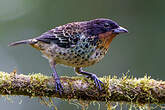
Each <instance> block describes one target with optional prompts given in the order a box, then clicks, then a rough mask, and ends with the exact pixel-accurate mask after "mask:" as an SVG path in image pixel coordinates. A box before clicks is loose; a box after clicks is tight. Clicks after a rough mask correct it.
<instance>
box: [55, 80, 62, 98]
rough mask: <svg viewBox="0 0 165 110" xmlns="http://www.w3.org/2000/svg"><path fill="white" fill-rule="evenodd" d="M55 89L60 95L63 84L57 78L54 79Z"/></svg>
mask: <svg viewBox="0 0 165 110" xmlns="http://www.w3.org/2000/svg"><path fill="white" fill-rule="evenodd" d="M55 90H56V92H59V94H60V95H62V92H63V86H62V85H61V82H60V79H59V78H57V79H55Z"/></svg>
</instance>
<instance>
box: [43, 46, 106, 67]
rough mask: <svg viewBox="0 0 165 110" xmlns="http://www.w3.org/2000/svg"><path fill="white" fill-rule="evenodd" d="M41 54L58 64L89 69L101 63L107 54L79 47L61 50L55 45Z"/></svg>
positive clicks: (92, 48) (93, 48)
mask: <svg viewBox="0 0 165 110" xmlns="http://www.w3.org/2000/svg"><path fill="white" fill-rule="evenodd" d="M41 52H42V53H43V55H44V56H45V57H46V58H47V59H49V60H50V59H52V60H54V61H55V62H56V63H57V64H63V65H66V66H72V67H88V66H90V65H93V64H95V63H97V62H99V61H100V60H101V59H102V58H103V57H104V55H105V54H104V53H105V52H102V50H99V49H96V48H95V47H91V48H88V49H84V48H81V47H79V46H76V47H74V48H59V47H58V46H56V45H54V46H50V47H49V48H47V49H46V50H43V51H41Z"/></svg>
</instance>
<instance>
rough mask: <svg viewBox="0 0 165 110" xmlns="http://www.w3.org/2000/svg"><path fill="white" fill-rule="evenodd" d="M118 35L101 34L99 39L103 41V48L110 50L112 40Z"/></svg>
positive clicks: (110, 33)
mask: <svg viewBox="0 0 165 110" xmlns="http://www.w3.org/2000/svg"><path fill="white" fill-rule="evenodd" d="M116 35H117V34H113V33H112V32H106V33H103V34H99V39H100V40H101V41H102V43H101V45H100V46H99V47H101V46H103V47H104V48H106V49H108V48H109V45H110V43H111V42H112V39H113V38H114V37H116Z"/></svg>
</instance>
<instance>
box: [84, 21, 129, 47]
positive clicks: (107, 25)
mask: <svg viewBox="0 0 165 110" xmlns="http://www.w3.org/2000/svg"><path fill="white" fill-rule="evenodd" d="M86 32H87V35H88V36H91V37H92V36H94V37H96V38H98V39H100V40H101V41H102V44H101V46H104V47H105V48H108V47H109V45H110V43H111V41H112V39H113V38H114V37H115V36H116V35H118V34H120V33H128V30H127V29H125V28H123V27H121V26H119V25H118V24H117V23H116V22H114V21H112V20H110V19H105V18H99V19H94V20H90V21H86Z"/></svg>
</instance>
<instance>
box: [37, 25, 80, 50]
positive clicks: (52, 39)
mask: <svg viewBox="0 0 165 110" xmlns="http://www.w3.org/2000/svg"><path fill="white" fill-rule="evenodd" d="M81 33H82V31H81V29H80V26H79V25H77V24H67V25H63V26H60V27H57V28H55V29H52V30H49V31H48V32H45V33H43V34H42V35H41V36H39V37H37V38H36V40H38V41H42V42H45V43H55V44H57V45H58V46H59V47H62V48H70V47H73V46H74V45H76V44H77V42H78V41H79V39H80V37H81Z"/></svg>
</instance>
